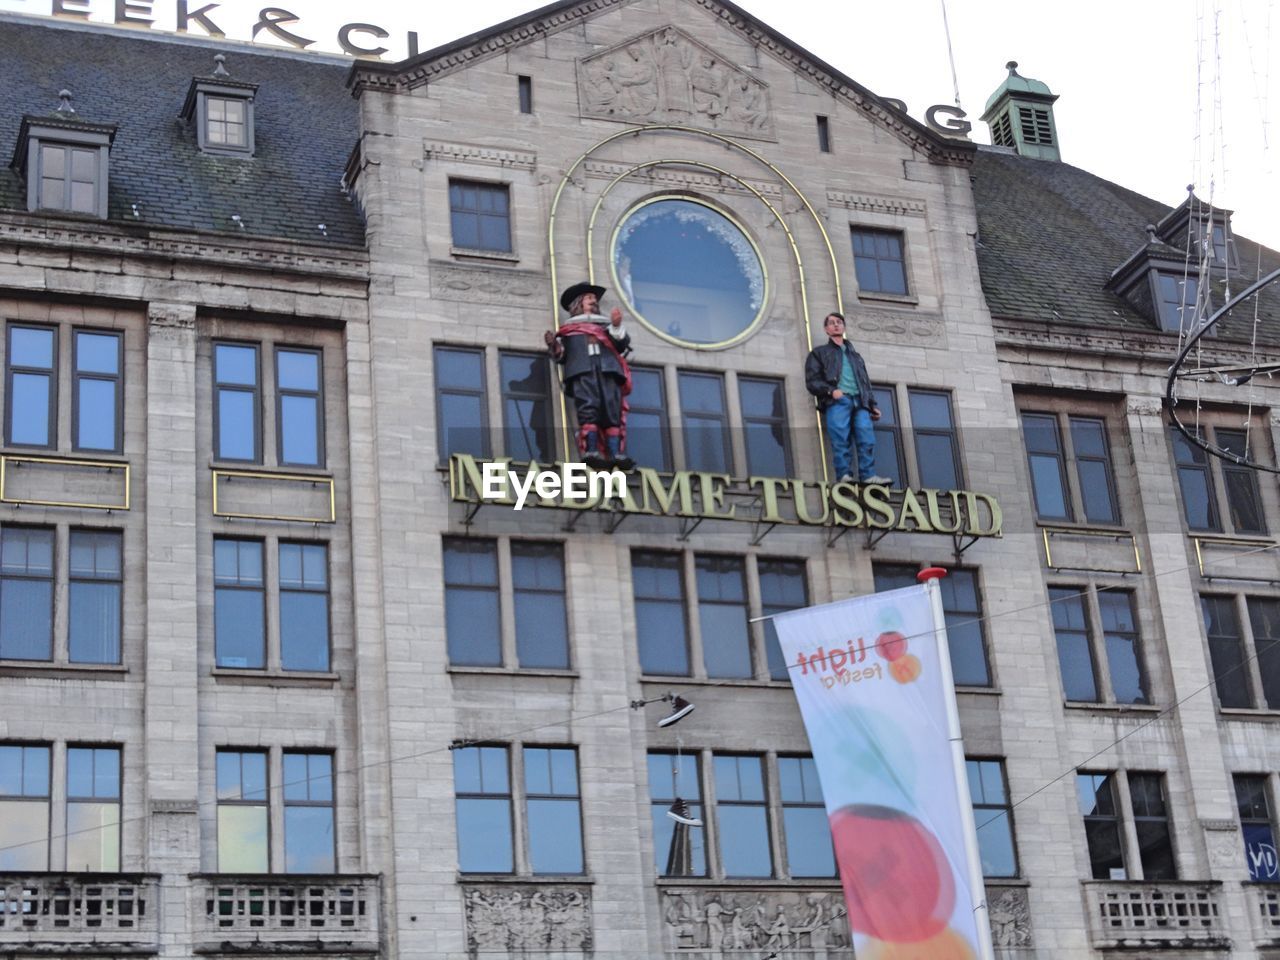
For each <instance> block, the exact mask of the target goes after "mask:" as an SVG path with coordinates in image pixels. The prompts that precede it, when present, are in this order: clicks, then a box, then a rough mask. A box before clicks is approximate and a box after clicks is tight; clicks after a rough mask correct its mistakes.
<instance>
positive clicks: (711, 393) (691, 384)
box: [680, 371, 732, 473]
mask: <svg viewBox="0 0 1280 960" xmlns="http://www.w3.org/2000/svg"><path fill="white" fill-rule="evenodd" d="M680 410H681V412H682V413H683V415H684V459H685V468H686V469H688V470H700V471H706V472H708V473H729V472H730V463H731V462H732V454H731V453H730V448H729V419H728V415H727V414H726V413H725V408H724V378H723V377H722V376H721V375H720V374H718V373H686V372H684V371H681V373H680Z"/></svg>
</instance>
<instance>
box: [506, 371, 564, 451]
mask: <svg viewBox="0 0 1280 960" xmlns="http://www.w3.org/2000/svg"><path fill="white" fill-rule="evenodd" d="M498 362H499V366H500V367H501V370H502V444H503V451H504V452H505V453H506V455H507V456H508V457H510V458H511V459H512V460H517V461H520V462H524V461H526V460H537V461H538V462H539V463H542V464H548V463H551V461H553V460H554V459H555V457H556V451H555V444H554V441H553V439H552V430H551V383H550V380H549V378H548V376H547V356H546V354H545V353H543V354H526V353H503V354H500V355H499V361H498Z"/></svg>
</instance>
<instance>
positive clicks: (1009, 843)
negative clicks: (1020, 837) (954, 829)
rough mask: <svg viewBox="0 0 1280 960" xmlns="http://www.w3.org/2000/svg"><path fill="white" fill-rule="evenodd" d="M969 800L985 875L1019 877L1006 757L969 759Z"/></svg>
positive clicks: (967, 766)
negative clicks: (1005, 776) (998, 758)
mask: <svg viewBox="0 0 1280 960" xmlns="http://www.w3.org/2000/svg"><path fill="white" fill-rule="evenodd" d="M965 770H966V772H967V773H968V775H969V799H970V800H971V801H972V802H973V820H974V826H975V827H976V828H977V832H978V852H979V855H980V856H981V858H982V875H983V876H984V877H1016V876H1017V875H1018V858H1017V855H1016V854H1015V853H1014V846H1013V808H1012V807H1011V806H1010V805H1009V791H1008V789H1007V788H1006V787H1005V782H1004V761H1003V760H966V761H965Z"/></svg>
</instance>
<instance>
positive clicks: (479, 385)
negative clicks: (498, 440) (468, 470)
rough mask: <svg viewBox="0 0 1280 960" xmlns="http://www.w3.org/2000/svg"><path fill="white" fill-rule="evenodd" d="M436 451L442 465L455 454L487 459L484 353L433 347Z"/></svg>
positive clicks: (459, 348)
mask: <svg viewBox="0 0 1280 960" xmlns="http://www.w3.org/2000/svg"><path fill="white" fill-rule="evenodd" d="M435 356H436V430H437V437H436V449H437V450H438V451H439V453H440V460H441V462H444V461H446V460H448V459H449V457H450V456H451V455H452V454H455V453H469V454H471V455H472V456H474V457H477V458H480V459H483V458H487V457H488V456H489V432H488V430H487V424H488V416H487V414H486V413H485V388H484V352H483V351H481V350H468V349H464V348H461V347H436V353H435Z"/></svg>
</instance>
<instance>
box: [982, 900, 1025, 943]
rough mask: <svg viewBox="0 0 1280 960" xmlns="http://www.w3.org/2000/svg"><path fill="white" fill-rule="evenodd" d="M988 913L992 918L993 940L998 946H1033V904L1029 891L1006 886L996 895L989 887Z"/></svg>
mask: <svg viewBox="0 0 1280 960" xmlns="http://www.w3.org/2000/svg"><path fill="white" fill-rule="evenodd" d="M987 890H988V897H987V913H988V915H989V916H990V918H991V942H992V944H993V945H994V946H997V947H1029V946H1031V905H1030V903H1028V901H1027V891H1026V890H1023V889H1022V888H1020V887H1006V888H1005V889H1003V890H1001V891H1000V892H999V893H997V894H996V895H995V896H991V895H990V894H991V893H993V892H994V889H993V888H991V887H988V888H987Z"/></svg>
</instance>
